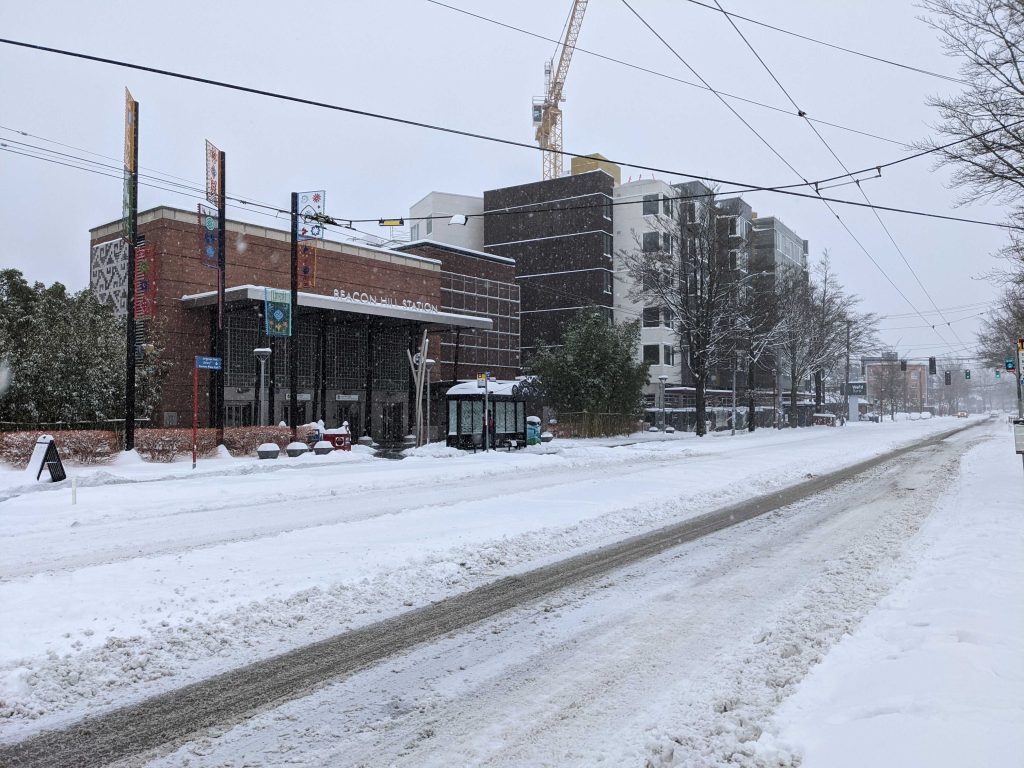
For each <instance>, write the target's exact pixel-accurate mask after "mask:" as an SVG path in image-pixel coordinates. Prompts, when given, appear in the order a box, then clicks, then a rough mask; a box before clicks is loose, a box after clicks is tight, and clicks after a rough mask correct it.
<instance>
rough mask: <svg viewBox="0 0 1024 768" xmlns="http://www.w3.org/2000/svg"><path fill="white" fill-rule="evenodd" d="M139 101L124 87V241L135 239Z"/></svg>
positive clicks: (122, 210) (122, 229)
mask: <svg viewBox="0 0 1024 768" xmlns="http://www.w3.org/2000/svg"><path fill="white" fill-rule="evenodd" d="M138 122H139V102H137V101H136V100H135V99H133V98H132V94H131V92H130V91H129V90H128V89H127V88H125V89H124V191H123V196H122V208H121V236H122V237H124V239H125V242H128V243H132V242H134V240H135V215H134V213H135V205H136V199H135V196H136V194H137V192H136V190H137V188H136V185H135V183H134V182H135V178H136V176H135V174H136V173H138V168H137V162H138V161H137V158H138V152H137V147H136V144H135V143H136V141H137V139H138Z"/></svg>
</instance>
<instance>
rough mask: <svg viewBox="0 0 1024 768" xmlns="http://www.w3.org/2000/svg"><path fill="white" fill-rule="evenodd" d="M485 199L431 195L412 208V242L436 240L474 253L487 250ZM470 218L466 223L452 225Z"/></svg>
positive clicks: (434, 193) (410, 211)
mask: <svg viewBox="0 0 1024 768" xmlns="http://www.w3.org/2000/svg"><path fill="white" fill-rule="evenodd" d="M483 211H484V199H483V198H482V197H479V196H475V195H459V194H455V193H453V192H431V193H429V194H428V195H426V196H425V197H423V198H422V199H421V200H419V201H418V202H416V203H413V205H412V207H410V208H409V240H410V241H411V242H416V241H417V240H433V241H434V242H437V243H448V244H449V245H454V246H458V247H459V248H468V249H470V250H472V251H482V250H483V249H484V220H483V218H481V217H480V215H479V214H481V213H483ZM453 216H467V217H468V218H467V219H466V223H465V224H450V223H449V222H450V220H451V218H452V217H453Z"/></svg>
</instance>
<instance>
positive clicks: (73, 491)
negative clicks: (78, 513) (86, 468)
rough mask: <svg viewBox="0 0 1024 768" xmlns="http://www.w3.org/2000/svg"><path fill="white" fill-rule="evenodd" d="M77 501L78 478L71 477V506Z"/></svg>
mask: <svg viewBox="0 0 1024 768" xmlns="http://www.w3.org/2000/svg"><path fill="white" fill-rule="evenodd" d="M77 503H78V478H77V477H72V478H71V506H75V504H77Z"/></svg>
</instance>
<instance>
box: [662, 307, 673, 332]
mask: <svg viewBox="0 0 1024 768" xmlns="http://www.w3.org/2000/svg"><path fill="white" fill-rule="evenodd" d="M661 324H662V325H664V326H665V327H666V328H671V327H672V313H671V312H669V311H668V307H662V308H661Z"/></svg>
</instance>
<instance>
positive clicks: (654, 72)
mask: <svg viewBox="0 0 1024 768" xmlns="http://www.w3.org/2000/svg"><path fill="white" fill-rule="evenodd" d="M427 2H428V3H431V4H432V5H436V6H438V7H440V8H447V9H448V10H451V11H455V12H456V13H461V14H463V15H465V16H470V17H472V18H474V19H479V20H480V21H485V22H487V23H488V24H494V25H495V26H498V27H502V28H504V29H508V30H511V31H513V32H519V33H521V34H524V35H527V36H529V37H533V38H536V39H538V40H545V41H547V42H550V43H556V44H558V45H561V42H560V41H559V40H556V39H554V38H552V37H547V36H546V35H542V34H540V33H538V32H532V31H530V30H528V29H523V28H522V27H517V26H515V25H514V24H508V23H506V22H503V21H498V20H497V19H493V18H490V17H488V16H483V15H482V14H479V13H473V12H472V11H467V10H466V9H465V8H459V7H457V6H454V5H448V4H447V3H443V2H440V0H427ZM570 47H571V48H572V50H573V51H574V52H575V51H579V52H580V53H583V54H586V55H587V56H593V57H594V58H596V59H601V60H603V61H607V62H610V63H612V64H618V65H619V66H622V67H627V68H629V69H634V70H636V71H638V72H644V73H646V74H648V75H654V76H655V77H660V78H663V79H665V80H672V81H674V82H676V83H680V84H681V85H688V86H690V87H691V88H697V89H699V90H702V91H710V90H711V89H710V88H708V87H707V86H705V85H701V84H700V83H694V82H691V81H690V80H684V79H683V78H681V77H676V76H675V75H670V74H668V73H666V72H660V71H658V70H656V69H650V68H648V67H643V66H640V65H639V64H634V63H632V62H629V61H625V60H623V59H617V58H615V57H614V56H608V55H606V54H603V53H598V52H597V51H591V50H587V49H586V48H581V47H580V46H578V45H576V46H570ZM719 93H721V94H722V95H723V96H725V97H726V98H729V99H735V100H736V101H742V102H743V103H745V104H751V105H753V106H756V107H761V108H762V109H768V110H771V111H772V112H779V113H781V114H783V115H789V116H792V117H795V115H793V113H792V112H790V111H789V110H788V109H785V108H784V107H777V106H774V105H772V104H765V103H764V102H760V101H756V100H755V99H751V98H748V97H746V96H738V95H737V94H734V93H728V92H726V91H719ZM811 119H813V120H814V122H816V123H820V124H821V125H827V126H829V127H830V128H837V129H839V130H841V131H847V132H849V133H856V134H859V135H860V136H866V137H868V138H870V139H877V140H878V141H885V142H888V143H889V144H896V145H897V146H900V147H909V146H910V144H908V143H907V142H904V141H897V140H896V139H890V138H888V137H886V136H879V135H878V134H877V133H870V132H868V131H863V130H860V129H857V128H851V127H849V126H847V125H840V124H839V123H832V122H829V121H828V120H820V119H817V118H811Z"/></svg>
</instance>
